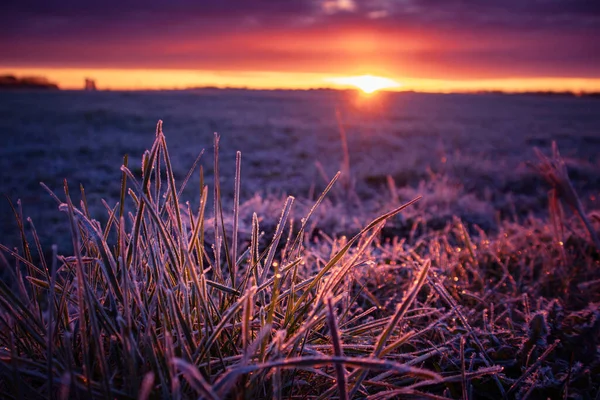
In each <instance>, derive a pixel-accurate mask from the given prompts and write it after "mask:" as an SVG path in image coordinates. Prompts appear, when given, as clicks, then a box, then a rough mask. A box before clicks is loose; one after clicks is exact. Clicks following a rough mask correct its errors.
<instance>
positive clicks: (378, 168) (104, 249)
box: [0, 91, 600, 399]
mask: <svg viewBox="0 0 600 400" xmlns="http://www.w3.org/2000/svg"><path fill="white" fill-rule="evenodd" d="M0 96H1V97H0V100H1V101H0V107H1V111H0V117H1V118H0V124H1V125H0V129H2V132H4V133H3V140H4V142H3V147H2V149H1V150H0V151H1V152H2V154H1V155H2V157H1V158H0V163H2V165H1V167H2V170H1V171H2V172H1V173H2V180H1V187H0V191H4V192H9V194H10V197H11V198H12V199H13V200H15V199H16V198H18V197H20V198H22V200H23V205H24V215H25V216H26V217H27V216H31V217H32V218H33V220H34V222H35V225H36V228H37V230H38V233H39V234H40V236H41V238H42V242H43V243H44V244H49V243H53V242H56V243H58V244H59V248H58V254H59V255H64V256H65V257H60V256H59V257H58V258H57V259H56V261H58V262H57V264H56V267H58V268H59V269H58V271H59V272H58V273H56V274H53V273H52V270H53V269H54V267H51V266H50V265H45V264H44V260H41V261H40V262H39V263H36V262H35V261H33V262H32V260H35V258H36V254H37V252H38V249H37V245H36V244H35V238H34V237H33V236H31V239H34V240H32V241H31V243H30V246H29V248H30V249H31V254H28V251H27V250H26V251H24V252H23V251H20V253H21V254H22V255H23V256H22V258H20V259H19V262H18V264H19V265H20V266H21V268H20V269H19V270H18V271H14V272H10V273H8V276H9V277H11V281H12V283H13V286H16V288H15V290H10V289H9V288H8V287H7V286H5V285H4V284H2V283H1V282H0V310H1V312H2V317H3V318H4V319H3V320H4V321H6V322H5V323H4V324H3V325H2V326H0V378H5V379H0V391H1V392H2V393H7V396H8V398H22V397H28V398H29V397H30V398H36V396H37V397H45V398H47V397H49V393H50V392H51V391H54V392H55V393H58V394H60V395H61V396H62V398H68V397H69V396H79V397H80V398H81V397H86V398H90V396H91V397H93V398H105V397H111V398H123V399H131V398H138V396H139V398H141V399H147V398H154V397H152V396H155V397H164V398H196V397H197V396H201V397H202V398H211V399H217V398H282V399H283V398H290V399H291V398H322V399H325V398H342V399H345V398H365V397H366V398H369V399H387V398H398V397H400V398H403V397H407V396H409V397H411V398H435V399H440V398H463V399H468V398H469V399H472V398H489V399H498V398H509V399H512V398H519V399H522V398H530V399H537V398H563V399H571V398H573V399H598V396H599V395H600V386H599V382H600V379H599V377H600V357H599V356H598V346H599V344H600V342H599V338H600V309H599V307H598V304H600V294H599V293H600V290H599V288H600V251H599V250H600V249H599V247H600V244H599V243H598V239H597V237H596V236H597V232H598V230H599V226H600V212H599V210H600V205H599V202H600V199H599V196H600V193H599V191H600V165H599V163H600V160H599V158H598V156H597V154H598V150H599V149H600V131H599V129H600V101H597V100H594V99H580V98H566V97H537V96H501V95H481V96H473V95H421V94H383V93H382V94H378V95H377V96H375V97H373V98H371V99H370V100H369V101H368V102H367V101H366V100H365V99H362V100H359V98H356V97H354V94H352V93H350V92H348V93H341V92H246V91H202V92H197V93H188V92H177V93H175V92H174V93H77V92H72V93H69V92H65V93H43V94H38V93H0ZM336 115H337V116H336ZM158 118H160V119H162V120H163V121H164V134H165V137H166V140H165V141H163V136H162V134H159V135H158V136H157V137H155V135H154V131H155V122H156V120H157V119H158ZM213 132H219V134H220V135H221V140H220V156H219V160H220V166H219V171H220V175H221V179H220V182H221V192H222V200H223V216H222V219H218V220H217V221H216V222H215V219H214V218H213V216H214V213H213V192H212V190H213V187H214V185H213V182H212V175H213V165H214V164H213V162H214V159H213V149H212V144H213V139H214V136H213ZM342 132H343V133H342ZM343 136H345V137H346V139H347V140H346V141H344V140H342V139H341V137H343ZM553 140H554V141H556V142H557V143H558V146H559V148H560V150H561V154H562V156H563V159H564V160H565V163H566V166H567V168H568V171H569V174H570V176H571V178H572V182H573V186H574V188H575V190H576V191H577V193H578V194H579V197H580V199H581V202H582V203H583V210H581V209H580V210H579V211H581V212H582V213H581V215H582V216H583V218H579V215H577V214H574V213H573V212H572V211H571V208H570V206H573V205H574V206H578V204H577V201H576V199H574V196H573V195H572V192H570V189H569V186H568V184H567V181H566V180H565V178H564V177H563V176H562V175H561V172H560V171H561V170H560V168H561V165H560V163H559V162H557V161H556V160H555V163H554V164H552V163H550V161H548V160H546V163H545V164H544V162H542V161H541V160H540V159H539V158H537V157H536V155H535V153H534V151H533V147H534V146H536V147H538V148H539V149H540V150H541V151H542V152H544V153H545V154H547V155H550V154H551V143H552V141H553ZM153 142H154V145H153V147H152V149H151V151H150V152H148V153H146V154H147V155H146V157H147V159H150V160H152V161H151V162H150V163H151V165H154V166H155V168H154V170H155V171H156V170H157V169H158V166H159V164H160V165H161V166H162V169H161V170H162V172H161V175H160V182H162V184H161V185H160V187H158V186H156V185H155V183H156V181H154V179H156V178H157V175H155V173H150V169H144V168H142V167H141V165H142V163H141V155H142V153H143V152H144V150H145V149H148V148H149V147H150V146H151V145H152V143H153ZM166 143H168V153H169V157H165V158H161V155H162V154H166V151H167V146H166ZM344 143H347V147H348V152H347V154H348V157H349V161H348V159H347V158H346V159H345V158H344V154H345V152H344V151H343V147H344ZM202 148H205V149H206V152H205V154H204V155H203V157H202V159H201V160H200V164H201V165H202V166H203V168H204V173H205V178H206V179H205V181H204V183H206V184H208V185H209V187H208V189H207V190H206V191H205V192H204V196H205V197H204V200H203V201H202V202H201V201H200V198H201V193H202V192H201V190H200V187H199V186H200V185H199V179H200V178H199V174H198V171H196V174H195V175H194V176H193V178H192V179H191V180H190V181H189V183H188V185H187V187H186V189H185V190H184V191H183V194H182V195H181V197H180V198H179V199H178V200H179V202H178V203H177V199H176V195H175V189H173V188H179V187H180V185H181V184H182V182H183V180H184V177H185V175H186V173H187V171H188V169H189V168H190V167H191V165H192V164H193V162H194V159H195V158H196V156H197V154H198V153H199V152H200V151H201V149H202ZM236 150H241V151H242V180H241V188H242V189H241V193H240V194H241V198H240V201H241V205H240V208H239V218H240V221H239V225H238V228H239V229H238V230H236V229H235V228H234V226H235V224H236V223H235V217H234V215H232V208H233V203H234V201H233V198H234V193H233V189H234V174H235V151H236ZM123 153H128V154H130V161H129V169H127V168H124V169H123V172H122V171H121V169H120V167H121V164H122V155H123ZM157 160H160V162H159V161H157ZM527 161H532V162H533V164H535V165H537V167H538V169H539V168H541V169H542V170H544V168H546V169H545V171H546V172H545V173H546V178H549V177H551V176H553V177H554V179H555V180H556V182H557V184H556V186H555V189H557V192H556V193H557V194H558V197H549V196H548V191H549V190H550V189H551V188H552V186H551V185H550V184H549V183H548V181H547V180H546V179H545V178H544V177H542V174H541V173H540V170H537V171H536V170H534V169H533V168H531V167H530V166H527V165H526V162H527ZM171 167H172V171H173V176H172V175H171V174H170V172H169V171H170V170H171ZM337 170H342V171H343V172H344V173H343V174H342V176H341V177H339V179H338V180H337V182H336V183H335V185H334V187H333V189H331V191H330V192H329V193H328V194H327V196H326V197H325V199H324V200H323V202H322V203H321V204H320V206H319V207H318V208H317V209H316V210H314V213H313V210H311V207H312V206H313V204H314V203H315V201H316V200H317V199H318V198H319V195H320V193H321V192H322V191H323V189H324V188H325V187H326V185H327V182H328V181H329V179H331V178H332V177H333V176H334V175H335V173H336V171H337ZM348 170H349V173H348ZM123 173H125V174H126V175H127V176H128V178H127V183H128V187H130V188H131V189H132V193H134V195H133V196H132V197H131V198H128V199H127V203H126V208H125V210H124V211H125V212H127V211H128V210H129V211H131V212H132V213H133V214H132V215H131V218H127V222H126V225H125V226H121V225H120V223H119V221H120V220H119V218H117V219H113V220H111V221H109V227H110V233H107V234H106V235H105V236H103V234H102V229H104V227H105V224H104V223H105V222H106V220H107V218H106V215H107V212H106V211H105V210H103V208H104V207H103V206H102V204H101V202H100V199H101V198H104V199H106V201H107V202H108V205H109V206H110V207H114V205H115V204H116V203H117V201H119V197H120V194H121V186H120V185H121V176H122V174H123ZM64 177H66V178H68V180H69V185H70V193H71V199H72V200H73V203H74V204H71V202H70V200H69V199H68V198H67V197H66V196H65V194H64V192H63V191H62V178H64ZM40 180H41V181H44V182H45V183H46V184H47V185H48V186H50V187H51V188H53V189H54V190H55V192H56V193H57V194H58V197H59V198H60V201H61V202H64V203H63V204H62V205H61V206H60V207H61V210H62V211H67V213H65V212H59V211H58V210H57V204H56V202H55V201H54V200H53V199H52V198H50V196H49V195H48V194H46V193H45V192H44V191H43V189H42V188H41V187H39V184H38V182H39V181H40ZM142 181H145V182H149V185H148V186H147V187H144V186H143V184H141V182H142ZM79 183H82V184H83V185H84V186H85V192H86V197H87V205H89V213H88V212H87V210H86V207H85V204H82V205H80V204H79V197H80V195H79V192H78V190H77V187H78V184H79ZM173 184H174V185H173ZM287 195H293V196H295V197H296V199H295V200H294V199H292V198H287V199H286V196H287ZM417 196H422V199H421V200H419V201H418V202H416V203H414V204H410V205H409V206H408V207H406V208H403V207H400V206H401V205H402V204H405V203H408V202H409V201H411V200H413V199H415V198H416V197H417ZM554 200H558V201H554ZM135 201H139V202H140V203H141V204H143V206H142V207H137V208H136V207H134V202H135ZM186 201H190V203H191V207H190V208H188V207H187V205H186V204H185V202H186ZM319 201H320V198H319ZM292 202H293V204H292ZM199 204H202V205H203V207H199ZM399 207H400V208H399ZM77 208H81V211H79V210H77ZM188 210H191V212H192V216H191V217H190V214H189V213H188ZM282 210H283V211H282ZM0 211H2V215H1V217H0V221H1V222H2V240H0V243H5V244H6V243H9V244H15V245H18V243H19V242H18V240H19V236H18V233H17V230H16V224H14V222H12V215H11V212H10V209H9V207H8V206H7V205H6V203H5V204H3V205H2V208H0ZM115 212H116V213H117V214H120V213H121V211H120V210H119V209H118V208H116V209H115ZM288 212H289V213H288ZM252 213H256V215H257V218H256V219H253V218H252ZM384 213H389V214H384ZM311 214H312V215H311ZM69 215H70V216H71V218H72V223H73V225H72V226H70V225H69ZM203 215H204V217H203ZM309 215H310V218H309V219H308V220H307V219H303V218H305V217H307V216H309ZM380 215H383V216H382V217H379V218H377V219H375V218H376V217H378V216H380ZM280 218H281V221H280ZM93 219H98V220H100V221H101V222H102V226H101V227H100V226H98V225H96V222H94V221H93ZM199 221H203V222H199ZM384 221H387V222H386V223H385V226H384V224H383V222H384ZM583 221H585V223H586V224H587V225H584V223H583ZM278 222H281V223H280V224H278ZM215 226H219V229H217V232H216V233H215ZM75 227H78V229H77V230H76V232H77V235H78V236H79V237H80V239H81V240H78V241H75V247H76V248H77V249H78V250H80V252H76V255H79V254H80V255H81V257H79V256H71V255H72V254H73V253H71V251H72V250H71V249H70V248H71V245H70V244H69V240H70V239H69V236H70V233H69V232H70V230H71V229H74V228H75ZM196 227H197V228H196ZM290 227H291V228H290ZM363 228H364V229H363ZM263 231H264V233H261V232H263ZM233 232H237V234H238V236H237V237H238V239H239V240H238V241H235V240H234V239H233V238H234V237H235V236H234V234H233ZM296 235H297V236H296ZM355 235H356V236H355ZM296 238H297V239H296ZM11 241H12V243H11ZM215 243H221V244H222V246H215V245H214V244H215ZM234 243H237V244H234ZM238 245H239V246H238ZM236 246H237V247H236ZM48 249H49V247H46V251H45V253H46V255H48ZM4 254H5V255H6V256H7V259H8V260H11V261H9V262H10V263H11V264H13V263H14V259H13V258H12V257H11V256H9V254H8V252H6V251H5V252H4ZM232 255H233V256H232ZM232 259H233V260H236V259H237V262H236V263H233V262H232ZM0 262H3V259H0ZM5 267H6V266H5ZM9 270H10V269H9V268H6V269H5V270H4V272H7V271H9ZM15 282H16V283H15ZM81 282H85V285H81V284H80V283H81ZM48 295H49V296H50V297H47V296H48ZM48 299H51V301H49V304H50V305H51V307H48V302H47V300H48ZM52 299H53V300H54V301H52ZM9 377H11V379H8V378H9ZM21 378H23V379H21ZM48 381H52V382H53V385H51V386H48V385H47V383H46V382H48ZM11 396H12V397H11ZM227 396H229V397H227ZM318 396H320V397H318Z"/></svg>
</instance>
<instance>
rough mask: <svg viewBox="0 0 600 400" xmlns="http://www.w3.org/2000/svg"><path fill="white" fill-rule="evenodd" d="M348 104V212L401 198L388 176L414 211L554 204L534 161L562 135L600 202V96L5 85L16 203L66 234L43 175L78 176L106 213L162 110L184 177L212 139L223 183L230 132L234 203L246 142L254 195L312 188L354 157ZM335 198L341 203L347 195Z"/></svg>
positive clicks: (49, 179) (51, 179)
mask: <svg viewBox="0 0 600 400" xmlns="http://www.w3.org/2000/svg"><path fill="white" fill-rule="evenodd" d="M336 112H338V113H339V115H340V120H341V123H342V126H343V127H344V129H345V132H346V136H347V144H348V150H349V165H350V176H347V175H348V174H343V175H342V183H344V179H349V180H350V181H352V182H354V183H355V185H354V187H355V189H356V194H357V196H356V197H354V196H349V197H348V196H346V195H342V194H341V193H338V196H337V197H338V198H347V199H350V200H351V201H354V202H355V203H356V202H357V201H360V203H361V205H360V206H357V204H353V205H351V206H350V208H348V209H347V210H346V211H348V212H347V213H345V214H346V215H342V214H344V213H343V212H342V209H341V208H340V209H339V210H338V211H337V213H338V215H336V219H338V220H344V219H345V218H346V217H347V218H348V219H349V220H352V219H353V218H355V217H358V218H359V219H360V220H361V223H364V222H366V220H367V219H369V218H372V217H373V216H374V215H375V211H379V210H380V208H381V206H382V205H387V204H388V203H389V202H390V199H392V198H393V196H392V194H391V193H390V190H389V185H388V180H387V176H388V175H389V176H391V177H392V178H393V180H394V182H395V186H396V188H397V191H398V193H397V195H398V199H399V200H400V201H402V200H408V199H409V198H412V197H414V196H415V195H417V194H421V195H424V196H425V199H424V200H423V201H421V202H420V203H419V205H418V206H417V207H415V208H413V209H412V210H407V214H408V215H410V214H412V213H413V212H414V215H419V216H420V217H422V218H426V219H431V220H432V223H434V224H435V223H437V224H438V225H439V224H442V225H443V224H444V223H445V221H446V220H447V219H448V217H449V216H451V215H455V214H456V215H458V216H460V217H462V218H464V219H466V221H468V222H473V223H477V224H479V225H480V226H481V227H482V228H484V229H493V228H494V227H495V226H496V220H497V218H498V215H497V212H500V215H501V216H502V217H507V216H508V215H514V214H516V215H517V216H518V217H520V218H522V217H525V216H526V215H527V214H529V213H536V214H537V213H543V212H545V210H546V203H547V195H546V193H547V191H548V189H549V188H548V187H547V186H546V185H544V184H543V182H542V181H541V179H540V178H539V177H538V174H537V173H535V172H534V171H533V170H532V169H530V168H529V167H528V166H527V165H525V162H526V161H533V160H535V157H534V155H533V151H532V149H533V147H534V146H537V147H539V148H540V149H541V150H543V151H545V152H548V151H549V147H550V144H551V141H552V140H556V141H557V143H558V145H559V148H560V150H561V154H562V155H563V157H565V158H566V159H567V163H568V166H569V173H570V176H571V178H572V180H573V181H574V183H575V185H576V187H577V189H578V190H579V191H580V192H581V195H582V198H583V201H584V202H585V203H586V204H591V205H592V206H593V207H596V206H597V204H598V201H599V200H597V199H598V194H599V193H598V189H599V188H600V184H599V183H600V168H599V163H600V158H599V157H598V156H597V154H598V151H599V150H600V101H598V100H597V99H589V98H573V97H541V96H506V95H505V96H503V95H492V94H490V95H458V94H455V95H435V94H415V93H403V94H393V93H380V94H378V95H377V96H373V97H371V98H362V97H361V96H359V95H358V94H356V93H354V92H333V91H314V92H285V91H274V92H260V91H244V90H201V91H190V92H142V93H138V92H97V93H86V92H2V93H0V131H1V132H2V146H1V147H0V192H1V193H3V194H4V193H5V194H7V195H8V196H9V197H10V198H11V200H12V201H16V200H17V199H19V198H20V199H21V201H22V204H23V210H24V214H25V216H31V217H32V218H33V221H34V223H35V224H36V227H37V228H38V230H39V231H40V233H41V235H42V240H43V242H44V243H48V244H50V243H53V242H57V243H61V242H64V240H65V237H67V238H68V234H67V232H68V229H67V228H68V225H67V222H66V218H65V216H64V215H63V214H62V213H60V212H58V211H57V209H56V206H55V203H54V202H53V200H52V199H51V198H50V196H49V195H48V194H47V193H46V192H45V191H44V190H43V189H42V188H41V187H40V185H39V182H44V183H46V184H47V185H48V186H49V187H50V188H51V189H53V190H55V191H57V192H60V191H61V188H62V181H63V179H65V178H66V179H68V182H69V184H70V185H72V186H73V187H77V186H78V185H79V184H80V183H81V184H83V185H84V187H85V190H86V195H87V196H88V203H89V207H90V208H91V210H93V214H95V215H98V218H100V219H101V218H104V216H105V215H106V213H105V209H104V207H103V206H102V204H101V202H100V199H105V200H107V202H108V204H109V205H111V206H112V205H114V203H115V202H116V201H117V200H118V193H119V179H118V177H119V176H120V171H119V166H120V165H121V163H122V160H123V156H124V155H125V154H128V155H129V157H130V165H132V169H133V170H134V171H135V170H136V169H137V170H138V171H139V168H140V160H141V158H140V157H141V154H142V152H143V150H144V149H146V148H148V146H149V145H150V144H151V142H152V141H153V138H154V131H155V127H156V122H157V121H158V119H162V120H163V121H164V130H165V135H166V137H167V140H168V143H169V148H170V151H171V154H172V155H173V168H174V170H175V176H176V177H178V178H179V179H183V177H185V175H186V173H187V171H188V169H189V168H190V167H191V165H192V163H193V161H194V160H195V158H196V156H197V155H198V153H199V152H200V151H201V150H202V149H205V150H206V151H205V153H204V155H203V157H202V159H201V165H203V167H204V169H205V172H206V180H207V182H208V183H210V182H211V179H212V172H211V171H212V164H213V162H212V156H213V150H212V143H213V133H214V132H218V133H219V134H220V136H221V149H220V151H221V157H220V161H221V165H222V167H221V179H222V191H223V195H224V196H223V198H224V201H228V200H231V193H232V190H233V174H234V162H235V152H236V151H237V150H240V151H241V152H242V178H243V180H242V198H241V201H242V202H244V201H246V200H249V199H251V198H252V197H253V196H254V195H255V194H259V195H260V196H262V197H265V196H266V195H268V194H272V195H275V196H276V197H278V198H280V199H282V198H284V194H289V195H294V196H296V197H298V198H299V199H300V200H302V199H308V198H310V197H311V196H312V197H314V196H315V193H317V194H318V193H319V191H320V190H322V189H323V188H324V187H325V185H326V180H325V177H324V176H323V175H326V178H327V179H330V178H331V177H332V176H333V175H334V174H335V172H337V171H338V170H342V169H344V166H343V157H344V152H343V146H342V141H341V139H340V128H339V124H338V119H337V118H336ZM319 164H320V165H321V166H322V168H319V167H318V165H319ZM344 175H346V176H344ZM191 182H192V183H191V184H190V185H188V188H189V190H188V191H186V193H185V194H184V196H183V197H182V200H183V201H188V200H189V201H190V202H191V203H192V204H197V202H198V190H197V184H198V174H195V175H194V176H193V178H192V181H191ZM346 183H348V182H346ZM338 186H343V185H339V184H338ZM330 198H331V200H332V201H335V200H336V193H335V192H334V193H333V195H332V196H331V197H330ZM340 212H342V214H339V213H340ZM265 217H266V216H265ZM436 221H437V222H436ZM344 223H345V222H344ZM338 224H339V221H338ZM335 226H337V225H336V224H334V223H333V222H332V223H331V224H330V223H327V224H323V226H322V228H324V229H327V228H328V227H330V228H331V229H335ZM0 227H1V228H0V234H1V235H2V236H3V237H4V238H7V240H5V243H6V242H12V239H13V238H14V237H15V235H14V233H15V232H16V224H15V223H14V217H13V215H12V212H11V211H10V208H9V207H8V203H7V201H5V200H4V199H3V200H2V201H0ZM355 228H356V227H355ZM330 233H331V232H330ZM67 243H68V241H67Z"/></svg>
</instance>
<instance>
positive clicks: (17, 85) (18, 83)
mask: <svg viewBox="0 0 600 400" xmlns="http://www.w3.org/2000/svg"><path fill="white" fill-rule="evenodd" d="M0 89H55V90H56V89H59V87H58V85H57V84H56V83H53V82H50V81H49V80H48V79H47V78H45V77H43V76H24V77H21V78H18V77H16V76H14V75H0Z"/></svg>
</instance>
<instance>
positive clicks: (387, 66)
mask: <svg viewBox="0 0 600 400" xmlns="http://www.w3.org/2000/svg"><path fill="white" fill-rule="evenodd" d="M598 38H600V1H598V0H371V1H366V0H219V1H202V0H170V1H168V2H167V1H159V0H143V1H142V0H104V1H96V0H89V1H80V0H63V1H51V0H5V1H4V2H3V6H2V13H0V73H16V74H19V75H45V76H47V77H48V78H49V79H51V80H54V81H56V82H58V83H59V84H60V85H61V87H66V88H76V87H81V86H83V79H84V77H91V78H94V79H96V81H97V83H98V86H99V87H100V88H112V89H143V88H183V87H190V86H207V85H208V86H234V87H252V88H276V87H282V88H309V87H338V86H340V84H338V83H334V82H340V81H343V79H341V80H340V79H338V78H345V77H352V76H358V75H365V74H370V75H375V76H381V77H386V78H389V79H392V80H394V81H395V82H397V83H398V85H397V87H395V88H394V90H424V91H457V90H508V91H519V90H573V91H600V40H599V39H598ZM336 79H338V80H337V81H336ZM342 86H343V85H342Z"/></svg>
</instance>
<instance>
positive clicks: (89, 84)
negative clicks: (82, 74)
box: [85, 78, 98, 91]
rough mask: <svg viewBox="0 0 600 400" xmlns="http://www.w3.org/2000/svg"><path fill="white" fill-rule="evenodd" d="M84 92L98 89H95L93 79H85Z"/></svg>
mask: <svg viewBox="0 0 600 400" xmlns="http://www.w3.org/2000/svg"><path fill="white" fill-rule="evenodd" d="M85 90H90V91H95V90H98V88H96V81H95V80H94V79H90V78H85Z"/></svg>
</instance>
